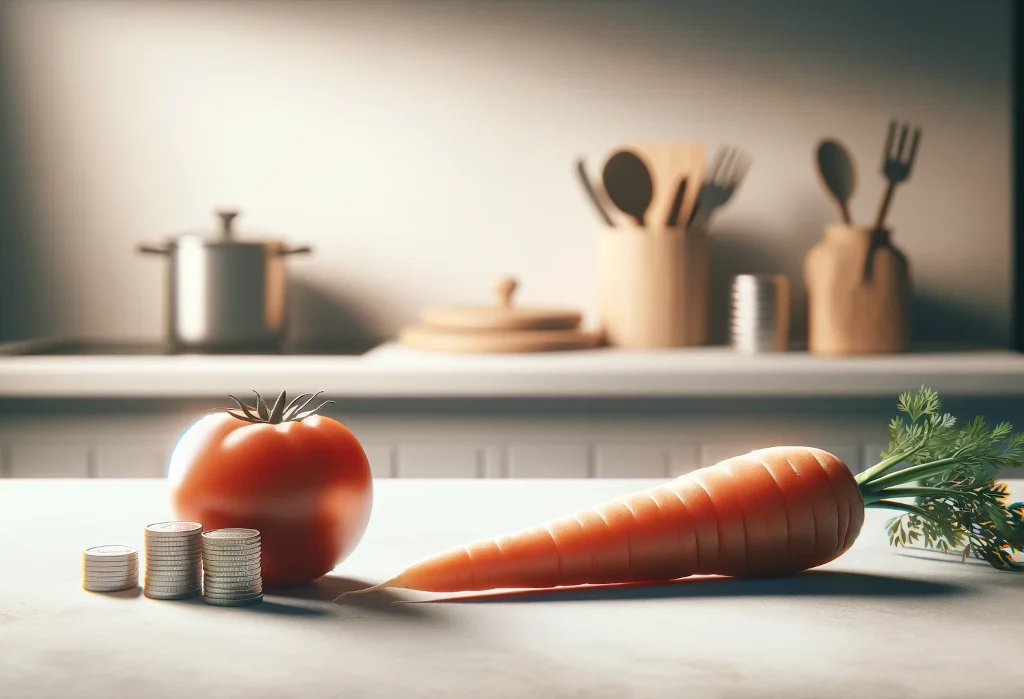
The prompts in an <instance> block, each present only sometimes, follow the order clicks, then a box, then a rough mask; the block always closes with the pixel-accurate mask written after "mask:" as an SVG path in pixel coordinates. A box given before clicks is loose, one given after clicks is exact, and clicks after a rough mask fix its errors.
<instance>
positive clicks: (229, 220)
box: [171, 209, 282, 245]
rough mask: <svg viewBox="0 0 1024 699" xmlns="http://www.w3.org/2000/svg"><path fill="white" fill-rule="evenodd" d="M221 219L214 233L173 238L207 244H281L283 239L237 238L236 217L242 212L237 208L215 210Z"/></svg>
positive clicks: (187, 234) (191, 234)
mask: <svg viewBox="0 0 1024 699" xmlns="http://www.w3.org/2000/svg"><path fill="white" fill-rule="evenodd" d="M214 214H215V215H216V216H217V219H218V220H219V221H220V226H219V228H218V229H217V230H216V231H214V232H213V233H209V232H206V233H201V232H195V231H192V232H188V233H181V234H179V235H177V236H172V238H171V239H172V240H174V241H181V242H190V243H195V242H199V243H203V244H205V245H266V244H268V243H269V244H276V245H279V244H281V242H282V241H280V240H274V239H270V240H267V239H262V240H261V239H242V240H239V239H238V238H236V237H235V236H236V233H237V231H236V230H235V219H237V218H238V216H239V214H240V212H239V211H238V210H237V209H218V210H216V211H215V212H214Z"/></svg>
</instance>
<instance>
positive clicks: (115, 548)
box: [85, 544, 139, 557]
mask: <svg viewBox="0 0 1024 699" xmlns="http://www.w3.org/2000/svg"><path fill="white" fill-rule="evenodd" d="M138 554H139V550H138V549H137V548H135V547H134V546H124V545H122V544H105V545H103V546H93V547H92V548H88V549H86V550H85V555H86V556H103V557H109V556H137V555H138Z"/></svg>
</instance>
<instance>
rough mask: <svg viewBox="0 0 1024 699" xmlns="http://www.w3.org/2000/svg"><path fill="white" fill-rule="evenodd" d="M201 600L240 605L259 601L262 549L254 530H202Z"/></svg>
mask: <svg viewBox="0 0 1024 699" xmlns="http://www.w3.org/2000/svg"><path fill="white" fill-rule="evenodd" d="M202 538H203V601H205V602H206V603H208V604H214V605H219V606H221V607H241V606H243V605H248V604H256V603H258V602H262V601H263V572H262V566H261V565H260V556H261V553H262V549H261V547H260V533H259V532H258V531H257V530H255V529H214V530H213V531H209V532H203V537H202Z"/></svg>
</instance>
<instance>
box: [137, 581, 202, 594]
mask: <svg viewBox="0 0 1024 699" xmlns="http://www.w3.org/2000/svg"><path fill="white" fill-rule="evenodd" d="M143 589H144V590H145V591H146V592H152V593H154V594H158V595H178V594H182V593H185V592H197V591H201V590H202V588H201V587H200V586H199V585H151V584H149V583H146V584H145V585H143Z"/></svg>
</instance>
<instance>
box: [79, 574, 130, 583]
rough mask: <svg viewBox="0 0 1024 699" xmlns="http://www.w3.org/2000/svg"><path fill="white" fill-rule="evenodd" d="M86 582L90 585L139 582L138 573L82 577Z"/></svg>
mask: <svg viewBox="0 0 1024 699" xmlns="http://www.w3.org/2000/svg"><path fill="white" fill-rule="evenodd" d="M82 579H83V581H84V582H85V583H86V584H89V585H118V584H125V583H128V582H131V583H132V584H135V583H137V582H138V575H127V576H125V577H105V578H103V577H89V576H85V577H84V578H82Z"/></svg>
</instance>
